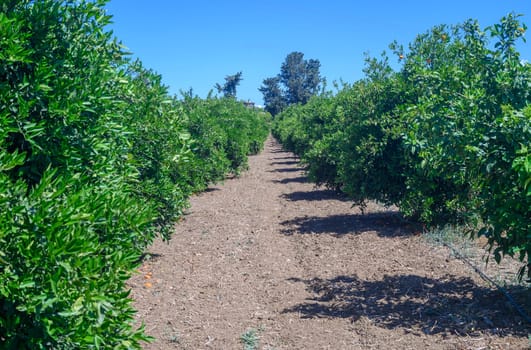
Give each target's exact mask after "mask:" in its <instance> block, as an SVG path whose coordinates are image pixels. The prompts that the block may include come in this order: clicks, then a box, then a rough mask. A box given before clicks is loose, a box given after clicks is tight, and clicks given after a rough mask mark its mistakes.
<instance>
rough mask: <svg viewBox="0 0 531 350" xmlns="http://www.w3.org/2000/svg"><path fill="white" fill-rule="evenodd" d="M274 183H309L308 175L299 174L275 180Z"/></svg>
mask: <svg viewBox="0 0 531 350" xmlns="http://www.w3.org/2000/svg"><path fill="white" fill-rule="evenodd" d="M273 182H274V183H278V184H288V183H307V182H308V177H307V176H297V177H292V178H289V179H282V180H273Z"/></svg>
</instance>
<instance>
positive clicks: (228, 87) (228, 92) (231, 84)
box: [215, 72, 243, 98]
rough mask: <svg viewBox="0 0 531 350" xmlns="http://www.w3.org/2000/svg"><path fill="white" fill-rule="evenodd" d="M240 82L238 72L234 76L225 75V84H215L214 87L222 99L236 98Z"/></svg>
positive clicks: (240, 73) (240, 77)
mask: <svg viewBox="0 0 531 350" xmlns="http://www.w3.org/2000/svg"><path fill="white" fill-rule="evenodd" d="M242 80H243V78H242V72H238V73H236V74H234V75H227V76H226V77H225V84H223V85H221V84H219V83H217V84H216V86H215V87H216V89H217V90H218V92H219V93H222V94H223V96H224V97H227V98H236V88H237V87H238V85H240V82H241V81H242Z"/></svg>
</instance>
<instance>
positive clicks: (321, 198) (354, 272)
mask: <svg viewBox="0 0 531 350" xmlns="http://www.w3.org/2000/svg"><path fill="white" fill-rule="evenodd" d="M249 163H250V169H249V170H248V171H247V172H245V173H243V174H242V175H241V176H240V177H238V178H234V179H228V180H226V181H225V183H224V184H222V185H219V186H216V187H211V188H210V189H209V190H208V191H206V192H205V193H202V194H199V195H197V196H194V197H193V198H192V199H191V207H190V209H189V212H188V213H187V214H186V215H185V216H184V218H183V220H182V221H181V222H180V223H179V224H178V225H176V228H175V233H174V234H173V238H172V239H171V241H170V242H169V243H166V242H161V241H157V242H155V243H154V244H153V246H152V247H151V248H150V250H149V253H150V256H149V257H150V258H149V259H147V260H146V261H145V262H144V263H143V265H142V266H141V268H140V269H139V273H138V274H136V275H135V276H134V277H133V278H131V279H130V280H129V282H128V283H129V286H130V287H131V289H132V293H131V295H132V297H133V299H134V305H135V307H136V309H137V310H138V314H137V319H138V320H139V321H140V322H143V323H144V324H145V327H146V331H147V333H148V334H149V335H151V336H153V337H155V341H153V343H151V344H146V345H145V349H244V344H243V343H242V340H241V337H242V336H244V335H245V334H246V335H247V339H248V342H249V343H248V347H247V348H248V349H269V350H272V349H416V350H419V349H528V348H529V345H530V343H529V340H528V334H529V333H531V329H530V328H529V324H526V323H525V321H524V320H523V318H521V317H520V316H519V315H518V314H516V313H515V312H514V311H513V310H512V309H511V308H510V306H508V305H507V302H506V300H505V298H504V297H503V295H502V294H501V293H499V292H497V291H496V290H494V289H492V288H491V287H489V286H488V285H487V284H486V283H485V282H484V281H483V280H481V279H480V278H479V277H478V276H477V274H476V273H474V271H473V270H472V269H471V268H470V267H469V266H467V265H466V264H464V263H463V262H462V261H460V260H458V259H455V258H454V257H452V255H451V252H449V250H447V249H446V248H445V247H435V246H432V245H429V244H427V243H426V240H425V239H424V238H423V237H422V236H421V235H420V232H419V230H418V227H415V226H414V225H410V224H408V223H407V222H405V221H404V220H402V219H401V217H400V214H399V213H398V212H397V211H396V210H393V209H386V208H384V207H382V206H379V205H377V204H374V203H370V204H369V206H368V207H367V208H366V210H365V211H364V212H363V213H362V212H361V210H360V208H358V207H353V206H352V204H351V203H350V202H349V201H346V200H344V199H343V198H342V197H341V196H338V195H337V194H336V193H334V192H332V191H329V190H325V189H321V188H315V187H314V185H312V184H311V183H308V182H307V181H306V178H305V175H304V169H302V168H301V166H300V165H299V162H298V159H297V158H296V157H295V156H294V155H293V154H291V153H288V152H285V151H283V150H282V148H281V147H280V146H279V145H278V144H277V143H276V141H275V140H274V139H272V138H270V139H269V140H268V141H267V143H266V147H265V150H264V151H263V152H262V153H261V154H260V155H257V156H253V157H251V158H250V161H249ZM253 334H255V335H256V336H257V337H256V338H255V339H254V340H253V337H252V335H253ZM253 343H254V345H256V346H255V347H253V346H252V345H253Z"/></svg>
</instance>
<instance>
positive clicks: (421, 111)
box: [274, 14, 531, 277]
mask: <svg viewBox="0 0 531 350" xmlns="http://www.w3.org/2000/svg"><path fill="white" fill-rule="evenodd" d="M526 30H527V27H526V26H525V24H523V23H521V22H519V20H518V16H516V15H513V14H510V15H508V16H506V17H504V18H502V19H501V21H500V23H498V24H495V25H493V26H491V27H487V28H486V29H484V30H482V29H480V27H479V24H478V23H477V22H476V21H474V20H469V21H467V22H465V23H463V24H461V25H457V26H453V27H448V26H445V25H441V26H437V27H434V28H432V29H431V30H430V31H428V32H426V33H423V34H421V35H418V36H417V38H416V39H415V40H414V41H413V42H412V43H411V44H409V46H408V48H407V49H405V48H404V47H403V46H402V45H399V44H398V43H393V44H391V46H390V48H391V49H392V51H393V53H394V54H395V55H396V57H398V59H399V61H400V62H401V64H402V67H401V69H400V71H398V72H394V71H393V70H392V69H391V68H390V66H389V62H388V61H389V59H388V57H387V56H386V55H384V56H383V57H382V58H381V59H374V58H370V57H368V58H367V65H366V69H365V73H366V78H365V79H363V80H360V81H358V82H356V83H354V84H352V85H351V86H345V87H344V88H343V89H342V90H341V91H339V92H338V93H337V94H336V95H335V96H332V97H326V96H320V97H314V98H312V99H311V100H310V101H309V102H308V104H306V105H304V106H291V107H289V108H287V109H286V110H285V111H283V112H282V113H281V114H280V115H278V116H277V117H276V120H275V125H274V132H275V134H276V135H277V137H279V138H280V140H281V141H282V142H283V143H284V145H286V146H287V147H289V148H291V149H293V150H295V151H296V152H297V153H299V154H300V155H301V156H302V159H303V161H304V162H306V163H307V166H308V172H309V176H310V178H311V179H313V180H314V181H316V182H317V183H320V184H325V185H328V186H330V187H333V188H337V189H341V190H342V191H344V192H345V193H346V194H348V195H349V196H350V197H351V198H353V199H354V200H355V201H356V203H358V204H362V205H363V203H364V202H365V201H366V200H367V199H374V200H378V201H380V202H383V203H385V204H388V205H391V204H394V205H398V206H399V207H400V209H401V211H402V212H403V213H404V214H405V215H406V216H408V217H410V218H413V219H415V220H420V221H422V222H424V223H426V224H428V225H444V224H447V223H469V224H473V225H475V227H476V230H475V232H476V233H478V234H479V235H483V236H485V237H487V239H488V242H489V246H490V248H489V249H490V250H491V251H492V252H493V255H494V258H495V259H496V260H497V261H499V260H500V259H501V257H502V256H503V255H510V256H514V257H516V258H518V259H519V260H520V261H527V264H529V263H530V262H531V236H530V234H529V233H530V232H531V219H530V218H531V196H530V192H529V183H530V182H531V180H529V179H530V178H531V175H530V174H531V171H530V169H531V166H530V163H529V159H530V157H529V149H530V148H531V145H530V140H531V116H530V114H531V113H530V107H529V103H530V97H531V96H530V91H531V90H530V89H529V86H530V85H531V65H530V64H529V63H527V62H523V61H521V60H520V56H519V53H518V52H517V51H516V49H515V43H516V42H517V41H518V40H523V39H524V37H523V35H524V33H525V32H526ZM491 40H492V41H493V43H491ZM529 267H530V266H529V265H528V270H527V271H528V272H529V271H530V270H529ZM524 269H525V267H524ZM524 269H522V270H521V272H522V273H523V271H524ZM530 277H531V274H530Z"/></svg>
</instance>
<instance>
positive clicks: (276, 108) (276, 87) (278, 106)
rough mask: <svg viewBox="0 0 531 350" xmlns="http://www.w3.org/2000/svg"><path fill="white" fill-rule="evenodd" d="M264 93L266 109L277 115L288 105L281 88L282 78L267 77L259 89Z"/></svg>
mask: <svg viewBox="0 0 531 350" xmlns="http://www.w3.org/2000/svg"><path fill="white" fill-rule="evenodd" d="M258 90H259V91H260V92H261V93H262V94H263V95H264V104H265V110H266V111H268V112H269V113H271V115H276V114H278V113H280V112H281V111H282V110H283V109H284V107H286V101H285V99H284V96H283V94H282V89H281V88H280V78H279V77H274V78H266V79H264V81H263V82H262V86H261V87H260V88H259V89H258Z"/></svg>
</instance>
